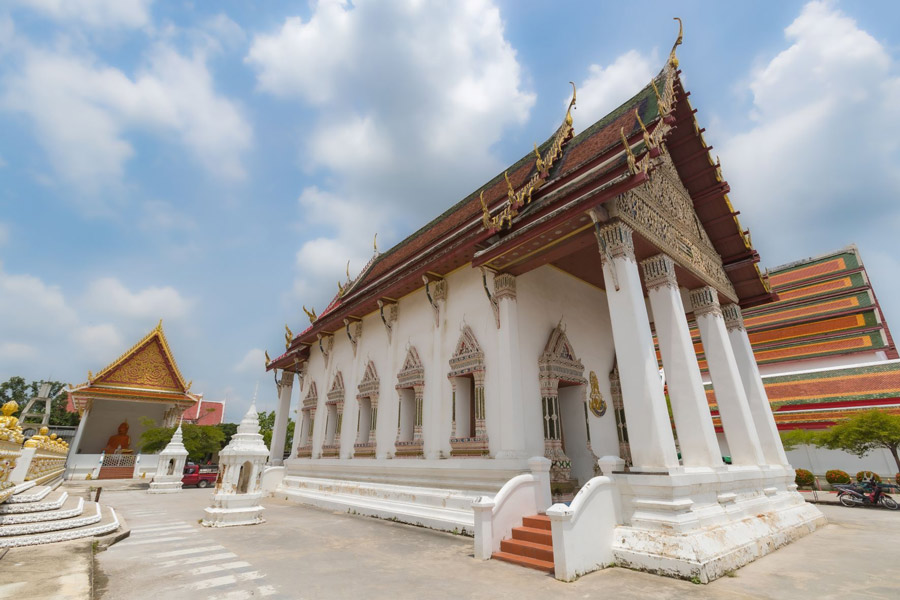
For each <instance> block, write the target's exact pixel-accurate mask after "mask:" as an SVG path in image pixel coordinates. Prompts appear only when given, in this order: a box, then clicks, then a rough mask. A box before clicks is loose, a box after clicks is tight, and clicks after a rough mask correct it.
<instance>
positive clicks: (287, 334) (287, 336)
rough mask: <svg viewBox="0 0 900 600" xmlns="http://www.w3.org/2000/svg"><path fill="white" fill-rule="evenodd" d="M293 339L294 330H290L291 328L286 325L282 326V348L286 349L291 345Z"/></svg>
mask: <svg viewBox="0 0 900 600" xmlns="http://www.w3.org/2000/svg"><path fill="white" fill-rule="evenodd" d="M293 339H294V332H293V331H291V328H290V327H288V326H287V325H285V326H284V349H285V350H288V349H290V347H291V341H292V340H293Z"/></svg>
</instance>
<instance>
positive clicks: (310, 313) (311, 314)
mask: <svg viewBox="0 0 900 600" xmlns="http://www.w3.org/2000/svg"><path fill="white" fill-rule="evenodd" d="M303 312H305V313H306V316H307V317H309V322H310V323H315V322H316V309H315V308H313V309H312V310H307V309H306V305H305V304H304V305H303Z"/></svg>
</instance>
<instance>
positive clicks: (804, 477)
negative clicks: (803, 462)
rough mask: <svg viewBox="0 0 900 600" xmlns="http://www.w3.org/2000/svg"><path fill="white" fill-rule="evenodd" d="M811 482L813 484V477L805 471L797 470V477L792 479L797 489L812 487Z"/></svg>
mask: <svg viewBox="0 0 900 600" xmlns="http://www.w3.org/2000/svg"><path fill="white" fill-rule="evenodd" d="M813 482H815V477H813V474H812V473H810V472H809V471H807V470H806V469H797V475H796V476H795V477H794V483H796V484H797V485H798V486H799V487H812V484H813Z"/></svg>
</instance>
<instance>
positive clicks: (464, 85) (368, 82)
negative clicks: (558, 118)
mask: <svg viewBox="0 0 900 600" xmlns="http://www.w3.org/2000/svg"><path fill="white" fill-rule="evenodd" d="M246 62H247V63H248V64H250V65H251V66H252V67H253V68H254V69H256V71H257V85H258V87H259V89H260V90H261V91H263V92H266V93H269V94H272V95H274V96H277V97H279V98H283V99H285V100H292V99H296V100H298V101H300V102H302V103H304V104H305V105H308V106H311V107H313V108H314V109H316V110H318V111H320V112H319V117H318V119H317V121H316V122H315V125H314V126H313V128H312V130H311V131H310V132H308V134H306V135H305V136H304V138H303V142H302V143H303V144H304V145H303V147H302V148H300V156H301V159H300V162H301V166H302V167H304V168H306V169H309V170H315V169H324V170H325V171H327V172H329V173H331V174H334V175H335V180H336V181H338V182H340V183H339V184H336V185H335V186H334V187H333V188H330V189H327V190H324V191H322V190H306V191H305V192H304V197H302V198H301V204H305V203H315V202H316V200H315V196H316V195H319V196H321V195H322V194H327V195H328V198H330V199H331V200H339V201H338V202H335V209H336V212H339V213H341V214H342V215H350V216H351V221H350V222H349V223H348V222H346V221H343V220H342V219H340V218H338V217H328V216H325V217H323V220H324V223H323V224H322V227H320V228H319V230H321V229H322V228H324V229H325V230H327V231H328V232H329V233H328V234H327V235H325V236H320V237H318V238H317V239H315V240H313V241H311V242H308V243H307V244H306V245H304V247H303V248H301V250H300V252H299V256H298V258H299V261H300V262H301V264H302V268H303V272H302V280H301V281H300V282H298V289H299V291H301V292H304V293H305V292H306V291H308V290H310V289H315V290H318V289H321V290H324V291H318V292H317V294H316V296H315V297H314V298H312V299H311V301H312V302H320V303H321V302H323V301H326V300H327V299H328V298H329V297H330V295H331V294H332V293H333V291H334V290H335V289H336V286H335V283H334V281H335V280H336V279H338V278H342V277H343V274H344V263H345V261H346V260H347V259H348V258H349V259H353V260H354V262H355V264H356V265H358V266H361V265H360V264H359V263H361V262H362V261H364V260H367V259H368V256H369V253H368V252H366V251H365V248H366V246H368V245H369V244H371V242H370V241H367V240H371V237H372V235H373V234H374V233H375V231H378V232H379V233H380V234H381V235H380V239H381V241H382V244H383V245H384V244H388V243H389V242H390V241H394V240H396V238H397V237H398V235H399V234H401V233H405V232H407V231H409V230H410V229H412V228H413V227H417V226H419V225H421V224H422V223H424V222H425V221H427V220H428V219H430V218H432V217H434V216H435V215H437V214H439V213H440V212H442V211H443V210H445V209H446V208H447V207H448V206H450V205H452V204H453V203H455V202H457V201H458V200H459V199H460V198H462V197H463V196H464V195H466V194H467V193H469V192H470V191H471V190H472V189H474V188H475V187H477V186H478V185H479V184H481V183H483V182H484V181H485V180H486V179H488V178H490V177H492V176H493V175H495V174H496V173H497V172H498V171H499V170H500V169H502V168H503V166H505V165H503V164H502V163H501V162H500V161H499V160H498V159H497V158H496V157H495V156H494V155H493V154H492V153H491V147H492V146H493V145H494V144H495V143H496V142H497V141H499V139H500V138H501V135H502V134H503V132H504V131H505V130H507V129H509V128H510V127H514V126H517V125H521V124H523V123H524V122H525V121H526V120H527V119H528V116H529V112H530V110H531V107H532V105H533V104H534V101H535V96H534V94H533V93H531V92H530V91H528V90H526V89H524V85H523V81H522V79H523V73H522V68H521V66H520V65H519V63H518V60H517V58H516V51H515V49H513V47H512V46H511V45H510V43H509V42H508V41H507V40H506V38H505V36H504V28H503V22H502V20H501V18H500V11H499V10H498V9H497V7H496V6H494V5H493V4H492V3H491V2H489V1H488V0H469V1H466V2H454V3H447V4H440V3H424V2H418V1H414V0H408V1H398V2H389V3H376V2H373V1H371V0H359V1H356V2H353V3H352V4H351V3H350V2H349V1H339V0H327V1H323V2H319V3H317V4H315V5H314V7H313V11H312V14H311V16H310V17H309V19H307V20H303V19H301V18H299V17H290V18H288V19H286V20H285V21H284V23H283V24H282V26H281V27H280V28H279V29H277V30H276V31H274V32H271V33H268V34H263V35H258V36H256V37H255V38H254V39H253V41H252V43H251V47H250V51H249V53H248V56H247V58H246ZM548 134H549V132H548ZM306 216H307V215H305V214H304V217H306ZM323 258H324V259H327V260H328V268H327V269H326V268H324V267H325V265H323V264H322V263H320V262H316V261H317V260H321V259H323ZM335 264H336V265H337V266H335ZM358 266H357V268H358ZM313 270H315V272H312V271H313ZM326 270H327V273H328V274H327V276H326V275H324V272H325V271H326ZM320 272H321V273H320Z"/></svg>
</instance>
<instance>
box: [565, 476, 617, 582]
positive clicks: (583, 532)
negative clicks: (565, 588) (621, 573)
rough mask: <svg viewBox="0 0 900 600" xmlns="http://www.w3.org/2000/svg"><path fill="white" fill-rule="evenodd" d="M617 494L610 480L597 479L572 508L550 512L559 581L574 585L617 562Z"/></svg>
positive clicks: (583, 488) (574, 501)
mask: <svg viewBox="0 0 900 600" xmlns="http://www.w3.org/2000/svg"><path fill="white" fill-rule="evenodd" d="M616 494H617V490H616V487H615V486H614V485H613V482H612V480H611V479H610V478H609V477H602V476H601V477H594V478H593V479H591V480H590V481H588V482H587V483H586V484H585V485H584V486H583V487H582V488H581V490H579V491H578V493H577V494H576V495H575V498H574V499H573V500H572V503H571V505H570V506H566V505H565V504H554V505H553V506H551V507H550V508H549V509H548V510H547V516H548V517H550V528H551V530H552V532H553V562H554V568H555V573H554V575H555V576H556V578H557V579H561V580H563V581H572V580H573V579H575V578H576V577H578V576H579V575H584V574H585V573H590V572H591V571H596V570H597V569H601V568H603V566H604V565H609V564H611V563H612V562H614V557H613V551H612V543H613V533H614V531H615V529H616V526H617V525H618V524H619V522H620V518H619V510H618V501H617V498H616Z"/></svg>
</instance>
